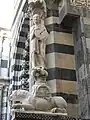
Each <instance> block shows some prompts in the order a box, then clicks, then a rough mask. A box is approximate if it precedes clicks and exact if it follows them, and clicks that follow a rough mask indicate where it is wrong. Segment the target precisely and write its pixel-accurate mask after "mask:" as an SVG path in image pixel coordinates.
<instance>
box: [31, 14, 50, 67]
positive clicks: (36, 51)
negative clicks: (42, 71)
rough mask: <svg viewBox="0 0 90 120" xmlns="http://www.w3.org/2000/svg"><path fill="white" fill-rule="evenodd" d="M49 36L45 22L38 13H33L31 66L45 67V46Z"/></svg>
mask: <svg viewBox="0 0 90 120" xmlns="http://www.w3.org/2000/svg"><path fill="white" fill-rule="evenodd" d="M47 37H48V33H47V30H46V28H45V26H44V23H43V22H42V20H41V19H40V16H39V15H38V14H35V15H33V26H32V27H31V29H30V61H31V68H32V69H33V68H35V67H44V68H45V47H46V39H47Z"/></svg>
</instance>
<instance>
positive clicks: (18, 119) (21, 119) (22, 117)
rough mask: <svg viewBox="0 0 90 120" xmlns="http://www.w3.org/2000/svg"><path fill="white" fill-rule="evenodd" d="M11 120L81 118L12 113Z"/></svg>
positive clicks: (65, 119)
mask: <svg viewBox="0 0 90 120" xmlns="http://www.w3.org/2000/svg"><path fill="white" fill-rule="evenodd" d="M12 120H81V118H73V117H69V116H65V115H63V116H62V115H60V114H52V113H47V112H33V111H31V112H30V113H28V112H14V114H13V118H12Z"/></svg>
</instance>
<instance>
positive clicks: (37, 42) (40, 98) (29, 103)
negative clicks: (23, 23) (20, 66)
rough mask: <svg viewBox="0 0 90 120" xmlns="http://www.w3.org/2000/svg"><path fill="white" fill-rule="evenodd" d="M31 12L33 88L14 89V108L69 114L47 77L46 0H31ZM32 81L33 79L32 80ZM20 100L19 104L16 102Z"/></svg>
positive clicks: (65, 104) (12, 98)
mask: <svg viewBox="0 0 90 120" xmlns="http://www.w3.org/2000/svg"><path fill="white" fill-rule="evenodd" d="M29 9H30V11H29V14H30V15H32V20H33V25H32V26H31V27H30V38H29V40H30V61H31V62H30V68H31V69H30V70H31V74H30V75H31V76H30V78H31V79H32V80H33V86H32V89H31V90H30V91H31V92H30V91H29V92H28V91H25V90H17V91H14V92H13V93H12V94H11V95H10V100H12V101H13V103H14V104H13V105H12V108H14V109H15V108H18V107H20V108H22V109H24V110H34V111H44V112H53V113H59V114H62V115H67V111H66V109H67V103H66V101H65V100H64V99H63V98H62V97H57V96H54V97H52V94H51V92H50V88H49V86H48V85H47V81H46V78H47V76H48V72H47V71H46V65H45V47H46V43H45V42H46V40H47V38H48V33H47V30H46V28H45V25H44V18H45V15H43V14H44V13H45V14H46V5H45V2H44V0H32V1H30V0H29ZM30 82H31V81H30ZM17 101H20V103H19V104H17V103H15V102H17Z"/></svg>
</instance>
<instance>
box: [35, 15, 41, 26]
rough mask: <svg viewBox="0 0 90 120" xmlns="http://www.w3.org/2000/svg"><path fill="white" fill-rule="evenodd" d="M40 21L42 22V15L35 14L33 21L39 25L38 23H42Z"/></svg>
mask: <svg viewBox="0 0 90 120" xmlns="http://www.w3.org/2000/svg"><path fill="white" fill-rule="evenodd" d="M40 22H41V20H40V16H39V15H38V14H35V15H34V16H33V23H34V24H37V25H38V24H40Z"/></svg>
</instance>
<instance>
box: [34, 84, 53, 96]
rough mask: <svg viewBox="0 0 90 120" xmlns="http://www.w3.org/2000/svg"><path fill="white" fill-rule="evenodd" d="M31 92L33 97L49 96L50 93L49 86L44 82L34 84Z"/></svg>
mask: <svg viewBox="0 0 90 120" xmlns="http://www.w3.org/2000/svg"><path fill="white" fill-rule="evenodd" d="M32 94H33V95H34V97H40V98H50V97H51V93H50V88H49V86H47V85H46V84H43V83H41V84H38V85H34V87H33V89H32Z"/></svg>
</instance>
